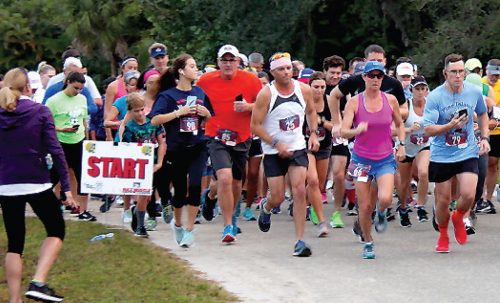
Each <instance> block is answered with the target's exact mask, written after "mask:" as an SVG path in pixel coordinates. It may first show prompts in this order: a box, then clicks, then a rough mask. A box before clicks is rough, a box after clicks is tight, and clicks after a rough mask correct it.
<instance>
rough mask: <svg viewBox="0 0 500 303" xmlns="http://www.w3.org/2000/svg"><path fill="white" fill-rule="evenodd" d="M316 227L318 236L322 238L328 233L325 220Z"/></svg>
mask: <svg viewBox="0 0 500 303" xmlns="http://www.w3.org/2000/svg"><path fill="white" fill-rule="evenodd" d="M316 228H317V229H318V233H317V235H318V238H324V237H326V236H327V235H328V225H327V224H326V221H323V222H321V223H319V224H318V225H317V227H316Z"/></svg>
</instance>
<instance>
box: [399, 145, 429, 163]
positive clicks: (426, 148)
mask: <svg viewBox="0 0 500 303" xmlns="http://www.w3.org/2000/svg"><path fill="white" fill-rule="evenodd" d="M430 149H431V147H430V146H426V147H424V148H422V149H421V150H419V151H418V153H419V152H421V151H423V150H430ZM418 153H417V154H418ZM415 157H416V156H415ZM415 157H408V156H406V157H405V159H404V160H403V161H399V162H401V163H413V160H415Z"/></svg>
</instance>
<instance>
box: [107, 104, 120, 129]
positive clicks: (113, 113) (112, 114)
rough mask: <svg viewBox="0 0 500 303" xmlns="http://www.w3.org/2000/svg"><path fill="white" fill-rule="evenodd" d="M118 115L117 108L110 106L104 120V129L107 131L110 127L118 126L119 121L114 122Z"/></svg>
mask: <svg viewBox="0 0 500 303" xmlns="http://www.w3.org/2000/svg"><path fill="white" fill-rule="evenodd" d="M118 114H119V112H118V108H116V106H111V108H110V110H109V111H108V113H107V115H106V117H105V119H104V127H106V128H108V129H109V128H110V127H113V126H120V124H121V121H114V120H115V119H116V117H118ZM110 132H111V130H110Z"/></svg>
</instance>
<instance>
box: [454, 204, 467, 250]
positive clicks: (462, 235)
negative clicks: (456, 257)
mask: <svg viewBox="0 0 500 303" xmlns="http://www.w3.org/2000/svg"><path fill="white" fill-rule="evenodd" d="M451 223H453V229H454V231H455V240H456V241H457V243H458V244H460V245H464V244H465V243H467V231H465V224H464V221H463V219H461V218H459V216H458V213H457V211H454V212H453V213H452V214H451Z"/></svg>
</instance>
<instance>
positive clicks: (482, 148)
mask: <svg viewBox="0 0 500 303" xmlns="http://www.w3.org/2000/svg"><path fill="white" fill-rule="evenodd" d="M490 151H491V147H490V143H489V142H488V141H487V140H481V141H479V155H480V156H482V155H485V154H487V153H489V152H490Z"/></svg>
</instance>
